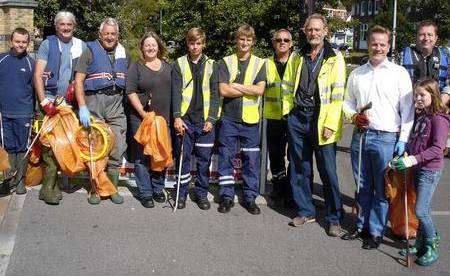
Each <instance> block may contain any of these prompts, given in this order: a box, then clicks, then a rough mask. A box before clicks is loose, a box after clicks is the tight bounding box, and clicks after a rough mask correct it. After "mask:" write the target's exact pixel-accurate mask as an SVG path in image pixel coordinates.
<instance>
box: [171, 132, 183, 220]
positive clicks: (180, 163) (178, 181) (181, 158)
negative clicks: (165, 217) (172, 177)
mask: <svg viewBox="0 0 450 276" xmlns="http://www.w3.org/2000/svg"><path fill="white" fill-rule="evenodd" d="M183 142H184V135H182V136H181V150H180V162H179V165H178V179H177V191H176V196H175V205H174V207H173V213H175V212H176V211H177V208H178V199H179V197H180V184H181V168H182V166H183V150H184V146H183Z"/></svg>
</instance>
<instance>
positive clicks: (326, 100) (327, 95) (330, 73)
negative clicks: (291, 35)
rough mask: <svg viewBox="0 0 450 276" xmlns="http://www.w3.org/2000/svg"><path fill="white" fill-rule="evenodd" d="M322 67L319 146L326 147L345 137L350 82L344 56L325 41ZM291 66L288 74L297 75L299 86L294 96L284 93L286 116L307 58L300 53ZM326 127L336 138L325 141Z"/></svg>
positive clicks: (318, 82) (319, 85)
mask: <svg viewBox="0 0 450 276" xmlns="http://www.w3.org/2000/svg"><path fill="white" fill-rule="evenodd" d="M324 47H325V48H324V56H323V61H322V67H321V68H320V72H319V75H318V77H317V85H318V87H319V96H320V113H319V118H318V127H317V131H318V137H319V145H326V144H330V143H334V142H337V141H339V139H340V138H341V134H342V119H343V111H342V104H343V101H344V90H345V80H346V73H345V71H346V69H345V61H344V57H343V56H342V54H341V53H340V52H339V51H337V50H334V49H332V48H331V46H330V45H329V44H328V43H326V42H325V45H324ZM294 58H295V59H294V60H293V61H292V63H291V65H290V66H288V67H287V68H286V72H285V75H286V74H287V78H288V79H289V78H292V76H293V75H295V82H294V83H295V85H294V90H293V93H290V91H285V93H283V115H286V114H289V112H290V111H291V109H292V108H293V107H294V102H293V99H294V97H295V92H296V91H297V88H298V86H299V83H300V76H301V70H302V65H303V61H304V59H303V57H302V55H300V54H298V55H296V56H295V57H294ZM324 127H327V128H329V129H331V130H333V131H334V133H333V135H332V136H331V137H330V138H328V139H325V138H324V137H323V136H322V133H323V129H324Z"/></svg>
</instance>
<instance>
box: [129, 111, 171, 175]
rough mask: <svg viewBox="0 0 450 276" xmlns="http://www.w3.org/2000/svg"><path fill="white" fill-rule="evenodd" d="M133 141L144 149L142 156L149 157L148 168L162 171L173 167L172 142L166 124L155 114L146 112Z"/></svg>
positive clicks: (162, 118)
mask: <svg viewBox="0 0 450 276" xmlns="http://www.w3.org/2000/svg"><path fill="white" fill-rule="evenodd" d="M134 139H136V141H137V142H138V143H139V144H141V145H142V146H143V147H144V154H145V155H149V156H150V168H151V169H152V170H153V171H158V172H160V171H163V170H164V169H165V168H167V167H170V166H172V165H173V159H172V142H171V139H170V133H169V128H168V127H167V122H166V120H165V119H164V117H162V116H156V114H155V112H153V111H152V112H148V113H147V115H146V116H145V117H144V119H143V120H142V123H141V125H140V126H139V129H138V130H137V132H136V134H135V135H134Z"/></svg>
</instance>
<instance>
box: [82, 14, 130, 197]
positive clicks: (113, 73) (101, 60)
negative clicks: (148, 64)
mask: <svg viewBox="0 0 450 276" xmlns="http://www.w3.org/2000/svg"><path fill="white" fill-rule="evenodd" d="M118 41H119V25H118V23H117V21H116V20H115V19H114V18H106V19H105V20H104V21H103V22H102V23H101V24H100V28H99V37H98V39H97V40H94V41H90V42H87V46H88V48H87V49H86V50H85V51H84V52H83V54H82V55H81V57H80V60H79V62H78V64H77V67H76V69H75V71H76V74H75V95H76V98H77V102H78V106H79V117H80V122H81V124H83V126H84V127H86V128H88V127H90V119H91V118H90V117H91V114H92V115H93V116H94V117H96V118H97V119H100V120H102V121H104V122H105V123H107V124H108V125H109V126H110V127H111V130H112V131H113V133H114V136H115V143H114V146H113V148H112V150H111V153H110V155H109V159H108V164H107V166H106V168H107V174H108V177H109V179H110V180H111V182H112V183H113V184H114V186H116V188H117V185H118V183H119V168H120V166H121V163H122V157H123V155H124V153H125V151H126V148H127V144H126V137H125V136H126V130H127V120H126V117H125V113H124V108H123V102H122V100H123V95H124V91H125V80H126V76H127V71H128V65H129V64H130V58H129V54H128V52H127V51H126V50H125V48H124V47H123V46H122V44H120V43H119V42H118ZM111 201H112V202H113V203H116V204H121V203H123V197H122V196H121V195H120V194H119V193H118V192H117V193H116V194H113V195H112V196H111ZM88 202H89V203H90V204H98V203H100V198H99V197H98V196H97V195H96V194H95V193H92V194H91V196H90V197H89V198H88Z"/></svg>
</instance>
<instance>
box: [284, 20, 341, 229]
mask: <svg viewBox="0 0 450 276" xmlns="http://www.w3.org/2000/svg"><path fill="white" fill-rule="evenodd" d="M304 32H305V34H306V38H307V41H308V43H307V44H306V45H305V46H304V47H303V48H302V49H301V50H300V51H299V56H298V57H296V60H295V61H293V63H292V66H289V67H288V68H287V69H286V71H287V72H286V73H288V74H291V73H293V74H295V82H294V89H293V91H294V93H290V91H289V90H286V93H283V115H287V128H288V143H289V166H290V182H291V188H292V194H293V198H294V201H295V204H296V205H297V207H298V209H297V216H296V217H295V218H294V219H293V220H292V222H291V223H290V224H291V225H292V226H303V225H305V224H307V223H310V222H314V221H315V220H316V219H315V216H316V210H315V206H314V202H313V198H312V185H311V184H312V177H313V170H312V156H313V153H314V155H315V159H316V164H317V169H318V171H319V175H320V178H321V180H322V184H323V191H324V199H325V208H326V214H325V220H326V222H327V224H328V231H327V233H328V235H330V236H333V237H337V236H339V235H340V223H341V221H342V218H343V210H342V200H341V194H340V191H339V183H338V178H337V173H336V143H337V141H338V140H339V139H340V137H341V130H342V104H343V99H344V85H345V77H346V76H345V62H344V58H343V56H342V54H341V53H340V52H339V51H335V50H334V49H333V48H332V47H331V45H330V44H329V43H328V42H327V41H326V40H325V36H326V34H327V21H326V19H325V17H323V16H322V15H320V14H312V15H311V16H309V17H308V18H307V19H306V22H305V25H304ZM291 70H292V71H291ZM286 73H285V74H286Z"/></svg>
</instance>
